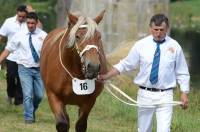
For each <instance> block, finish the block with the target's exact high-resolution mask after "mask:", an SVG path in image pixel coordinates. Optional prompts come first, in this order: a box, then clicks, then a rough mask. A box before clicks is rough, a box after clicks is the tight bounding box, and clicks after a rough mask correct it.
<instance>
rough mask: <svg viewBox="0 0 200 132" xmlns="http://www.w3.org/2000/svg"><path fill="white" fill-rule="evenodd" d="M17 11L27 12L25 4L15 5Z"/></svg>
mask: <svg viewBox="0 0 200 132" xmlns="http://www.w3.org/2000/svg"><path fill="white" fill-rule="evenodd" d="M17 12H26V13H28V11H27V10H26V5H19V6H18V7H17Z"/></svg>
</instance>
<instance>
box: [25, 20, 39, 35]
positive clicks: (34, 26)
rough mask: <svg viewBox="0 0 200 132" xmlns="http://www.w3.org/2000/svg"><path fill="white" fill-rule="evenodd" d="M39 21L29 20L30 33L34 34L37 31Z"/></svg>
mask: <svg viewBox="0 0 200 132" xmlns="http://www.w3.org/2000/svg"><path fill="white" fill-rule="evenodd" d="M36 25H37V21H36V20H35V19H31V18H27V26H28V30H29V31H30V32H34V31H35V29H36Z"/></svg>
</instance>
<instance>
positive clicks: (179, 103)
mask: <svg viewBox="0 0 200 132" xmlns="http://www.w3.org/2000/svg"><path fill="white" fill-rule="evenodd" d="M108 85H109V86H110V87H112V88H113V89H114V90H115V91H117V92H118V93H119V94H121V95H122V96H123V97H125V98H126V99H127V100H129V101H130V102H132V103H129V102H126V101H124V100H122V99H121V98H119V97H118V96H117V95H116V94H114V93H113V92H112V91H111V89H110V88H108V87H107V88H106V89H107V90H108V92H109V93H110V94H111V95H113V96H114V97H115V98H116V99H118V100H119V101H120V102H122V103H124V104H127V105H131V106H136V107H147V108H151V107H156V106H168V105H172V106H176V105H181V104H182V102H180V101H171V102H156V103H151V104H140V103H138V102H137V101H136V100H134V99H132V98H131V97H130V96H128V95H127V94H126V93H124V92H123V91H122V90H120V89H119V88H118V87H117V86H115V85H114V84H112V83H111V82H108Z"/></svg>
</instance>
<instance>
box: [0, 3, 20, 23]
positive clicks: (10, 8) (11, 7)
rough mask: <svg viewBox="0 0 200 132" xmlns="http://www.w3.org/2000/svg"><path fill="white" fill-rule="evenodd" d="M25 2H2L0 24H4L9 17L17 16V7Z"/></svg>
mask: <svg viewBox="0 0 200 132" xmlns="http://www.w3.org/2000/svg"><path fill="white" fill-rule="evenodd" d="M23 2H24V0H0V5H1V8H0V14H1V15H0V24H2V23H3V22H4V20H5V18H7V17H11V16H13V15H15V12H16V7H17V5H19V4H20V3H23Z"/></svg>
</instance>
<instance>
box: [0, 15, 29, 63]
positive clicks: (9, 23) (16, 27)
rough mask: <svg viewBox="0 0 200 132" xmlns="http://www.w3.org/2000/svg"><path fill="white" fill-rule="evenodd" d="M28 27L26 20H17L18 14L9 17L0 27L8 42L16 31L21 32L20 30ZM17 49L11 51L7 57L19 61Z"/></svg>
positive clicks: (0, 31)
mask: <svg viewBox="0 0 200 132" xmlns="http://www.w3.org/2000/svg"><path fill="white" fill-rule="evenodd" d="M24 29H27V25H26V22H23V23H19V21H18V20H17V15H15V16H14V17H10V18H7V19H6V20H5V22H4V23H3V25H2V26H1V28H0V35H2V36H4V37H7V39H8V41H7V44H8V43H9V42H10V40H11V39H12V37H13V36H14V35H15V33H17V32H19V31H20V30H24ZM17 55H18V53H17V51H15V52H13V53H11V54H10V55H9V56H8V57H7V59H8V60H10V61H14V62H16V61H17V58H18V57H17Z"/></svg>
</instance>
